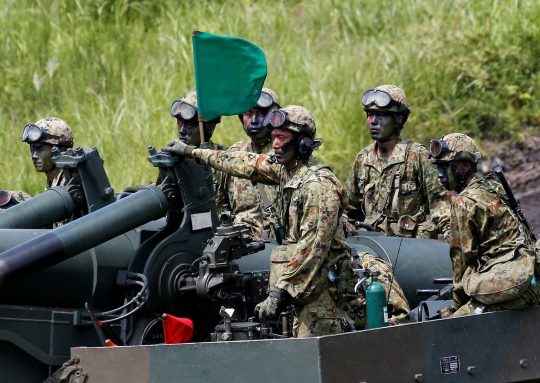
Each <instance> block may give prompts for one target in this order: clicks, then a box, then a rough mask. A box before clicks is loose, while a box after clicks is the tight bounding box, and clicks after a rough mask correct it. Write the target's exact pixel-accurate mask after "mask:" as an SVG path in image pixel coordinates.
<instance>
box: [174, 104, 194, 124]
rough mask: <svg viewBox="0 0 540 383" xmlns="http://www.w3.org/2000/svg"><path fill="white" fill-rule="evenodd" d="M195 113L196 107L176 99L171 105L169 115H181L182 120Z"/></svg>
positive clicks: (189, 117)
mask: <svg viewBox="0 0 540 383" xmlns="http://www.w3.org/2000/svg"><path fill="white" fill-rule="evenodd" d="M196 114H197V108H195V107H194V106H193V105H191V104H188V103H186V102H184V101H182V100H176V101H175V102H173V104H172V105H171V116H173V117H176V118H178V117H181V118H183V119H184V120H191V119H192V118H193V117H195V115H196Z"/></svg>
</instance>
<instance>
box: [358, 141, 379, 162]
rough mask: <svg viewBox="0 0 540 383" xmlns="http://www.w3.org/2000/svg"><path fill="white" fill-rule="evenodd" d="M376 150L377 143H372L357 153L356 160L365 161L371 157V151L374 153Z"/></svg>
mask: <svg viewBox="0 0 540 383" xmlns="http://www.w3.org/2000/svg"><path fill="white" fill-rule="evenodd" d="M374 150H375V143H372V144H370V145H369V146H366V147H365V148H364V149H362V150H360V151H359V152H358V153H356V158H355V162H364V161H365V159H366V158H367V157H369V153H372V152H373V151H374Z"/></svg>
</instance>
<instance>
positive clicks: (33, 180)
mask: <svg viewBox="0 0 540 383" xmlns="http://www.w3.org/2000/svg"><path fill="white" fill-rule="evenodd" d="M0 5H1V7H0V26H1V28H0V41H1V44H0V87H1V90H0V118H1V121H2V127H1V129H0V139H1V142H2V150H1V152H0V153H1V159H2V167H1V170H0V175H1V179H2V185H0V188H4V189H11V190H13V189H22V190H25V191H27V192H29V193H31V194H36V193H39V192H41V191H42V190H43V188H44V183H45V182H44V176H43V175H41V174H38V173H36V172H35V171H34V169H33V166H32V163H31V161H30V158H29V151H28V146H27V145H26V144H23V143H21V142H20V135H21V133H22V129H23V127H24V125H25V124H27V123H33V122H35V121H37V120H39V119H41V118H43V117H46V116H56V117H60V118H62V119H64V120H66V121H67V122H68V123H69V124H70V125H71V127H72V128H73V130H74V135H75V140H76V144H77V145H79V146H83V147H92V146H96V147H97V148H98V149H99V151H100V154H101V156H102V157H103V158H104V159H105V161H106V162H105V167H106V170H107V172H108V175H109V178H110V180H111V183H112V185H113V187H114V188H115V189H116V190H117V191H120V190H123V189H124V188H125V187H126V186H128V185H133V184H138V183H148V182H150V181H152V180H154V179H155V176H156V170H155V169H153V168H152V167H151V165H150V164H149V163H148V162H147V160H146V155H147V151H146V147H147V145H154V146H156V147H161V146H163V145H164V144H166V143H167V142H168V141H170V140H171V139H173V138H175V137H176V126H175V120H174V119H173V118H172V117H171V116H170V115H169V107H170V105H171V103H172V101H173V100H174V99H177V98H180V97H182V96H183V95H184V94H185V93H186V92H187V91H189V90H192V89H194V87H195V85H194V76H193V63H192V53H191V39H190V32H191V30H192V29H198V30H201V31H206V32H210V33H215V34H221V35H233V36H239V37H243V38H246V39H248V40H250V41H252V42H253V43H255V44H257V45H258V46H260V47H261V48H262V49H263V50H264V51H265V53H266V56H267V61H268V67H269V74H268V78H267V82H266V86H269V87H270V88H272V89H274V90H275V91H276V92H277V93H278V95H279V96H280V98H281V100H282V103H283V104H299V105H303V106H305V107H307V108H308V109H309V110H311V111H312V112H313V114H314V115H315V119H316V122H317V126H318V133H319V136H321V137H323V138H325V139H326V142H325V143H324V145H323V146H322V147H321V149H320V150H319V151H318V152H317V153H316V154H317V156H318V157H319V158H321V159H322V160H323V161H325V162H327V163H329V164H330V165H331V166H332V168H333V169H334V170H335V171H336V173H337V175H338V177H339V178H340V179H341V180H342V181H344V180H345V178H346V176H347V174H348V171H349V168H350V166H351V164H352V161H353V159H354V157H355V155H356V153H357V152H358V151H359V150H360V149H361V148H363V147H365V146H367V145H368V144H370V143H371V140H370V138H369V135H368V132H367V129H366V125H365V114H364V112H363V111H362V107H361V103H360V98H361V96H362V94H363V92H364V91H365V90H366V89H368V88H372V87H374V86H377V85H380V84H384V83H391V84H396V85H398V86H401V87H402V88H403V89H404V90H405V91H406V93H407V95H408V98H409V103H410V105H411V108H412V114H411V116H410V119H409V121H408V122H407V124H406V126H405V130H404V135H405V136H407V137H410V138H414V139H416V140H418V141H420V142H423V143H427V142H429V140H430V139H432V138H440V137H441V136H442V135H443V134H445V133H448V132H454V131H460V132H466V133H469V134H473V135H474V136H475V137H476V138H477V139H478V140H481V139H483V138H493V139H504V140H513V141H516V140H517V141H519V140H520V139H522V138H521V137H522V135H521V133H523V131H525V130H530V129H538V127H539V126H540V90H539V89H540V24H539V23H538V20H540V2H538V1H537V0H474V1H473V0H401V1H393V0H380V1H378V2H372V1H365V0H352V1H341V0H319V1H293V0H281V1H279V0H272V1H267V0H258V1H255V0H234V1H231V0H229V1H226V0H221V1H218V0H198V1H191V0H184V1H177V0H152V1H149V0H146V1H144V0H139V1H136V0H123V1H120V0H117V1H114V0H91V1H90V0H88V1H82V0H37V1H36V0H31V1H30V0H1V1H0ZM245 138H246V137H245V135H244V134H243V130H242V129H241V126H240V124H239V121H238V118H237V117H224V118H223V122H222V123H221V124H220V125H219V126H218V128H217V130H216V134H215V137H214V141H216V142H219V143H221V144H224V145H230V144H232V143H233V142H235V141H238V140H244V139H245Z"/></svg>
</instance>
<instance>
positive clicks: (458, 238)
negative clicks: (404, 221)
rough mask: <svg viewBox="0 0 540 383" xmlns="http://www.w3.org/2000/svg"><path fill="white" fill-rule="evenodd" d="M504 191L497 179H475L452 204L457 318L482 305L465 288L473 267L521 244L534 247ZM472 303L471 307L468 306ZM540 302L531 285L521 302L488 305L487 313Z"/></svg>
mask: <svg viewBox="0 0 540 383" xmlns="http://www.w3.org/2000/svg"><path fill="white" fill-rule="evenodd" d="M505 198H506V194H505V193H504V189H503V187H502V185H500V184H499V183H498V182H497V181H495V180H494V178H493V177H484V178H482V179H476V178H474V177H473V179H472V180H471V181H470V183H469V185H468V186H467V187H466V188H465V189H464V190H463V191H462V192H461V193H460V194H459V195H458V196H457V197H456V198H455V199H454V200H453V201H452V204H451V215H450V258H451V260H452V267H453V270H454V271H453V274H454V275H453V279H454V295H453V307H454V308H455V309H460V308H461V307H463V306H466V307H464V308H463V309H462V310H458V312H456V313H455V314H454V316H460V315H467V313H470V312H471V311H470V310H472V311H474V308H475V307H476V306H477V303H478V302H475V301H474V300H471V301H469V300H470V298H469V297H468V296H467V294H466V293H465V291H464V289H463V282H464V281H463V275H464V274H465V271H466V270H467V268H469V267H474V266H476V265H482V264H485V263H486V262H487V261H489V260H490V259H494V258H497V257H501V256H504V255H506V254H508V253H509V252H511V251H513V250H514V249H515V248H516V247H517V246H518V244H519V243H523V242H524V243H525V245H532V240H531V238H530V237H529V235H528V233H527V232H526V230H525V229H524V228H523V225H522V224H521V223H520V222H519V220H518V219H517V217H516V216H515V214H514V213H513V212H512V211H511V209H510V207H509V206H508V205H507V202H505V201H503V200H504V199H505ZM468 302H469V304H467V303H468ZM539 303H540V289H539V288H538V285H537V286H536V287H533V286H529V288H528V289H527V290H526V291H525V293H524V294H523V295H522V296H521V297H520V298H518V299H514V300H511V301H507V302H503V303H500V304H493V305H488V306H486V311H495V310H502V309H522V308H529V307H534V306H537V305H538V304H539Z"/></svg>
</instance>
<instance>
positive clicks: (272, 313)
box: [255, 296, 279, 318]
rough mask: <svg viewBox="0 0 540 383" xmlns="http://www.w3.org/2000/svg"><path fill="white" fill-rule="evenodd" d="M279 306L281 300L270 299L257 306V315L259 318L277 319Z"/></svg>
mask: <svg viewBox="0 0 540 383" xmlns="http://www.w3.org/2000/svg"><path fill="white" fill-rule="evenodd" d="M278 305H279V299H278V298H275V297H270V296H269V297H268V298H266V299H265V300H264V301H262V302H261V303H259V304H258V305H257V306H255V315H257V314H258V315H259V318H262V317H266V318H275V317H276V311H277V308H278Z"/></svg>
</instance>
